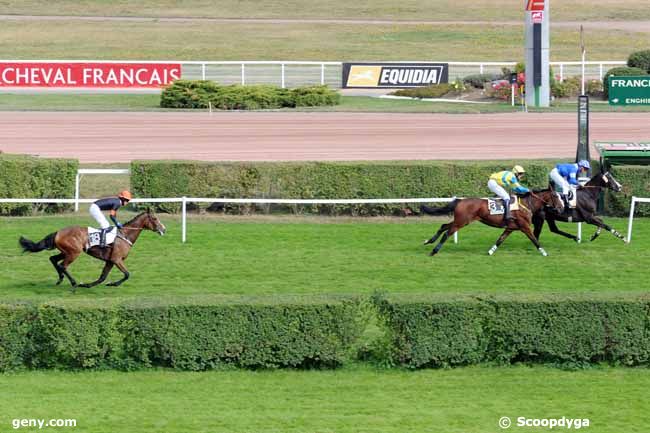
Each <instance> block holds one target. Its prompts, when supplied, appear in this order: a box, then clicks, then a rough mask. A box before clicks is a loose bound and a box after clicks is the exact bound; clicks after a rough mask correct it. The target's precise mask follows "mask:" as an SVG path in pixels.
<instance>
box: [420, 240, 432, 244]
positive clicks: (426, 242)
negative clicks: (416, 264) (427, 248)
mask: <svg viewBox="0 0 650 433" xmlns="http://www.w3.org/2000/svg"><path fill="white" fill-rule="evenodd" d="M430 240H431V239H427V240H425V241H424V243H423V244H422V245H429V244H430V243H431V242H429V241H430Z"/></svg>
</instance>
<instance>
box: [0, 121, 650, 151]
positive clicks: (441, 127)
mask: <svg viewBox="0 0 650 433" xmlns="http://www.w3.org/2000/svg"><path fill="white" fill-rule="evenodd" d="M576 118H577V115H576V113H548V114H546V113H545V114H537V113H510V114H482V115H447V114H391V113H377V114H367V113H286V112H274V113H260V112H254V113H214V114H208V113H206V112H201V113H188V112H180V113H77V112H74V113H71V112H57V113H48V112H4V113H2V114H1V116H0V131H2V135H1V137H0V150H2V151H3V152H5V153H26V154H35V155H41V156H47V157H72V158H78V159H79V160H80V161H81V162H83V163H92V162H128V161H130V160H133V159H193V160H210V161H217V160H220V161H236V160H249V161H264V160H266V161H278V160H286V161H296V160H404V159H528V158H555V157H561V158H573V157H574V156H575V151H576V142H577V120H576ZM590 123H591V125H590V126H591V140H592V142H593V141H594V140H601V141H604V140H630V141H642V140H650V113H592V114H591V119H590ZM592 156H594V157H595V156H597V153H595V152H594V151H593V149H592Z"/></svg>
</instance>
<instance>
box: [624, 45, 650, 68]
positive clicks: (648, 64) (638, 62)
mask: <svg viewBox="0 0 650 433" xmlns="http://www.w3.org/2000/svg"><path fill="white" fill-rule="evenodd" d="M627 66H629V67H630V68H639V69H643V70H644V71H646V72H647V73H649V74H650V50H642V51H635V52H633V53H632V54H630V56H629V57H628V58H627Z"/></svg>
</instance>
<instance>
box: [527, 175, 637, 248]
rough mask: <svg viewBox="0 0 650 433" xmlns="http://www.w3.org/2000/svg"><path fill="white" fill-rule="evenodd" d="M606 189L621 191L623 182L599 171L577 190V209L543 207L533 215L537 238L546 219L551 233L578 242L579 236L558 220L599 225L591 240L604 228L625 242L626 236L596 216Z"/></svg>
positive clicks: (534, 232) (534, 231)
mask: <svg viewBox="0 0 650 433" xmlns="http://www.w3.org/2000/svg"><path fill="white" fill-rule="evenodd" d="M606 189H610V190H612V191H614V192H620V191H621V190H622V189H623V187H622V186H621V184H620V183H619V182H618V181H617V180H616V179H614V176H612V174H611V173H610V172H608V171H606V172H605V173H598V174H597V175H595V176H594V177H592V178H591V179H590V180H589V182H587V183H586V184H585V185H584V186H581V187H578V190H577V191H576V207H575V209H568V211H565V212H561V213H557V212H553V210H552V209H541V210H540V211H539V212H538V213H537V214H535V216H534V217H533V226H534V230H533V234H534V235H535V237H536V238H537V240H539V236H540V234H541V233H542V227H544V221H546V222H548V228H549V229H550V230H551V233H556V234H558V235H561V236H564V237H567V238H569V239H573V240H574V241H576V242H580V240H579V239H578V237H577V236H574V235H572V234H571V233H567V232H565V231H562V230H560V229H559V228H558V226H557V224H556V221H565V222H573V223H581V222H585V223H587V224H591V225H595V226H596V227H598V230H596V232H594V234H593V235H592V236H591V239H590V240H591V241H593V240H595V239H596V238H597V237H598V236H599V235H600V232H601V231H602V229H605V230H607V231H608V232H610V233H612V234H613V235H614V236H616V237H617V238H619V239H621V240H622V241H623V242H626V240H625V236H623V235H622V234H621V233H619V232H618V231H616V230H615V229H614V228H613V227H610V226H608V225H607V224H605V222H604V221H603V220H601V219H600V218H599V217H598V216H596V211H597V210H598V198H599V197H600V193H601V192H602V191H604V190H606Z"/></svg>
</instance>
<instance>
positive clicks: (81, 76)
mask: <svg viewBox="0 0 650 433" xmlns="http://www.w3.org/2000/svg"><path fill="white" fill-rule="evenodd" d="M180 78H181V65H180V64H172V63H76V62H70V63H48V62H30V63H23V62H0V87H32V88H33V87H52V88H54V87H67V88H69V87H86V88H92V87H101V88H160V87H162V86H166V85H168V84H171V83H172V81H174V80H178V79H180Z"/></svg>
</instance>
